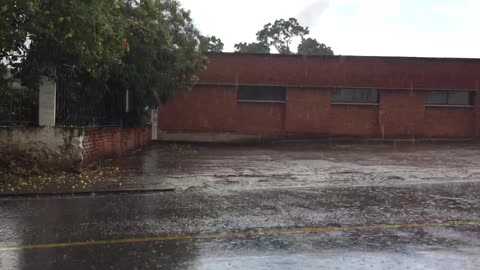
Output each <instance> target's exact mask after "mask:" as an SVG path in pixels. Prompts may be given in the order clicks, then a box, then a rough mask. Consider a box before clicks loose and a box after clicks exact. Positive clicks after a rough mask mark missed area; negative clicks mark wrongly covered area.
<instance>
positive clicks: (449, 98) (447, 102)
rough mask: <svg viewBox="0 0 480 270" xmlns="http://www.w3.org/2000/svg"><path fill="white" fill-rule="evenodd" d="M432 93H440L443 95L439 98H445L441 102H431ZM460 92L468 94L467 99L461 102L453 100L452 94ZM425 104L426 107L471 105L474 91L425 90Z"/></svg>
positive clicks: (473, 100) (473, 101)
mask: <svg viewBox="0 0 480 270" xmlns="http://www.w3.org/2000/svg"><path fill="white" fill-rule="evenodd" d="M434 93H437V94H440V93H441V94H442V95H444V96H445V97H441V99H445V101H443V102H435V101H434V102H432V100H433V99H434V98H435V97H434V96H429V95H433V94H434ZM460 93H463V94H467V95H468V101H467V102H463V103H458V102H454V101H453V100H452V99H453V98H452V96H453V95H454V94H456V95H458V94H460ZM437 98H439V97H437ZM424 102H425V106H427V107H473V106H474V104H475V92H474V91H469V90H430V91H427V93H426V94H425V101H424Z"/></svg>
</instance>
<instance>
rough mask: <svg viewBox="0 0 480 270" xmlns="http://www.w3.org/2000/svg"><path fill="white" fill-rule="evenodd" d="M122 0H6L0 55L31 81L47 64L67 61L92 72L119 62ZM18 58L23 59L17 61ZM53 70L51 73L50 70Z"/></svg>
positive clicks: (122, 34)
mask: <svg viewBox="0 0 480 270" xmlns="http://www.w3.org/2000/svg"><path fill="white" fill-rule="evenodd" d="M120 3H121V1H119V0H103V1H82V0H52V1H44V0H10V1H7V4H6V5H5V6H4V7H3V8H2V9H0V10H1V13H0V16H1V17H2V18H4V20H2V23H0V36H1V37H2V38H0V40H1V41H0V46H1V48H0V57H1V58H2V59H3V60H4V64H5V65H9V66H11V67H13V73H14V74H15V73H17V72H20V71H21V73H22V75H23V79H24V81H25V83H27V84H29V83H33V85H34V84H35V80H38V75H40V73H44V72H46V71H51V70H50V69H48V68H49V67H54V66H57V65H62V64H68V65H75V66H77V67H78V68H81V69H85V70H86V71H88V72H89V73H90V74H92V75H93V76H100V75H101V74H102V73H104V70H103V68H104V67H105V65H106V64H111V63H120V62H121V58H122V57H123V56H124V54H125V52H126V48H125V46H124V42H125V38H126V33H125V29H126V25H127V23H128V22H127V21H126V20H123V17H122V16H121V5H120ZM19 59H21V61H19ZM50 75H51V74H50Z"/></svg>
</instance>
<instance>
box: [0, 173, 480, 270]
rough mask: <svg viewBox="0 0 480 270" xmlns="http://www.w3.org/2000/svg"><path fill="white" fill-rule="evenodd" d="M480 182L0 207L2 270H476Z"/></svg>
mask: <svg viewBox="0 0 480 270" xmlns="http://www.w3.org/2000/svg"><path fill="white" fill-rule="evenodd" d="M479 191H480V181H463V182H458V181H454V182H451V183H450V182H446V181H443V182H442V183H429V184H421V183H418V184H412V185H403V186H394V187H387V186H377V187H375V186H371V187H368V186H363V187H362V186H355V187H339V188H333V187H315V188H312V187H311V188H298V187H297V188H294V189H290V188H275V189H274V188H272V189H265V188H262V189H249V190H214V189H205V190H190V191H189V190H183V191H177V192H171V193H155V194H144V195H123V196H93V197H76V198H38V199H26V198H21V199H11V200H7V199H3V200H1V201H0V263H1V269H449V270H451V269H480V256H478V255H479V254H480V211H479V210H480V192H479Z"/></svg>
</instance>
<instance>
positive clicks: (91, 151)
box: [83, 126, 152, 161]
mask: <svg viewBox="0 0 480 270" xmlns="http://www.w3.org/2000/svg"><path fill="white" fill-rule="evenodd" d="M151 131H152V129H151V126H145V127H144V128H127V129H122V128H88V129H86V130H85V139H84V141H83V147H84V149H85V153H86V158H85V159H86V161H97V160H101V159H104V158H108V157H113V156H115V155H119V154H122V153H126V152H128V151H132V150H135V149H139V148H142V147H144V146H145V145H147V144H149V143H150V141H151V136H152V132H151Z"/></svg>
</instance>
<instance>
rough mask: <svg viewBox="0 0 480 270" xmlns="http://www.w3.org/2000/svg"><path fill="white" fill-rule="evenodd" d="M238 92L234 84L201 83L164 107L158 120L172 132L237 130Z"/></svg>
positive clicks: (161, 108)
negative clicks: (205, 84) (208, 85)
mask: <svg viewBox="0 0 480 270" xmlns="http://www.w3.org/2000/svg"><path fill="white" fill-rule="evenodd" d="M236 105H237V91H236V88H235V87H233V86H230V87H205V86H197V87H195V90H194V91H191V92H190V93H189V94H188V95H186V96H178V97H177V98H175V99H174V100H172V101H171V102H169V103H167V104H166V105H164V106H161V107H160V109H159V114H158V122H159V124H160V125H161V126H162V128H164V129H168V130H170V131H176V132H181V131H187V132H188V131H197V132H198V131H205V132H208V131H211V130H215V131H219V132H229V131H234V128H235V121H236V110H235V107H236Z"/></svg>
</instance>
